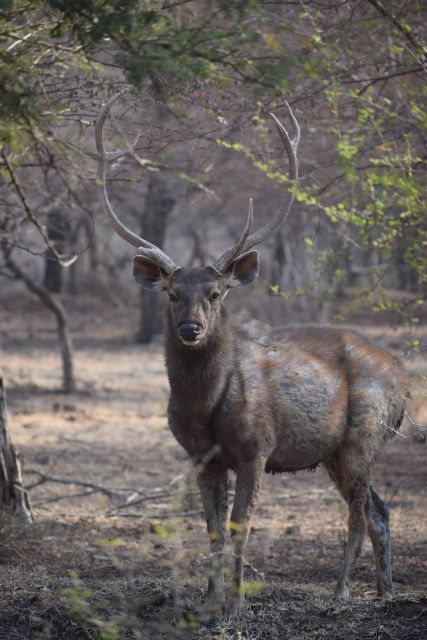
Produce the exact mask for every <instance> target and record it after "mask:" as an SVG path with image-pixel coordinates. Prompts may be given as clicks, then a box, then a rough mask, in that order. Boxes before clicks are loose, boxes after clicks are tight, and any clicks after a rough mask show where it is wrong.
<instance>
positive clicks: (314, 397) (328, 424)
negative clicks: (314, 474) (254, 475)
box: [267, 363, 348, 471]
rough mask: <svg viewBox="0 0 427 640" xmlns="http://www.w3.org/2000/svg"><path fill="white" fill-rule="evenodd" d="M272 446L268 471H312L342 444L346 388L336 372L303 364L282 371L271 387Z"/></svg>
mask: <svg viewBox="0 0 427 640" xmlns="http://www.w3.org/2000/svg"><path fill="white" fill-rule="evenodd" d="M272 391H273V416H274V429H275V447H274V450H273V452H272V453H271V455H270V457H269V460H268V464H267V470H268V471H297V470H298V469H310V468H315V467H316V466H317V465H318V464H319V462H321V461H322V460H325V459H326V458H327V457H328V456H329V455H331V454H332V453H333V451H334V450H335V449H336V447H337V446H338V444H339V443H340V442H341V441H342V439H343V437H344V435H345V432H346V425H347V408H348V388H347V383H346V381H345V379H344V378H343V377H342V376H341V375H340V373H339V372H337V371H332V370H329V369H325V368H319V367H318V366H316V364H311V363H310V364H306V363H305V366H304V367H300V368H299V369H298V370H297V371H292V370H287V371H282V372H281V376H280V377H279V376H277V377H276V379H275V380H274V384H273V385H272Z"/></svg>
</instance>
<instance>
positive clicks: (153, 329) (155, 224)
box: [136, 173, 175, 344]
mask: <svg viewBox="0 0 427 640" xmlns="http://www.w3.org/2000/svg"><path fill="white" fill-rule="evenodd" d="M174 205H175V199H174V197H173V196H172V194H171V192H170V189H168V185H167V182H166V180H165V179H164V178H163V177H161V176H160V175H159V174H158V173H153V174H151V176H150V182H149V185H148V193H147V198H146V201H145V209H144V217H143V223H142V229H141V235H142V237H143V238H144V239H145V240H148V241H149V242H152V243H153V244H155V245H156V246H157V247H159V248H160V249H162V248H163V245H164V242H165V237H166V227H167V221H168V217H169V214H170V213H171V212H172V209H173V207H174ZM163 309H164V303H163V299H162V297H161V296H159V295H158V294H156V293H151V292H149V291H144V290H142V291H141V320H140V326H139V331H138V334H137V338H136V339H137V341H138V342H142V343H143V344H148V343H149V342H151V340H152V339H153V337H154V336H155V335H156V334H158V333H161V331H162V328H163V322H164V320H163Z"/></svg>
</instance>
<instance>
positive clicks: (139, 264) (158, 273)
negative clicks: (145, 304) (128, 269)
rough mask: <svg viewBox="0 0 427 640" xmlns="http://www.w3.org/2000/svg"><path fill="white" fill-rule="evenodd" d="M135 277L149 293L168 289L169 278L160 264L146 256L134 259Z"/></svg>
mask: <svg viewBox="0 0 427 640" xmlns="http://www.w3.org/2000/svg"><path fill="white" fill-rule="evenodd" d="M133 277H134V278H135V280H136V281H137V283H138V284H139V285H140V286H141V287H143V288H144V289H148V290H149V291H163V290H164V289H166V286H167V281H168V276H167V274H166V272H165V271H163V269H162V268H161V267H159V265H158V264H156V263H155V262H153V261H152V260H148V258H144V256H135V257H134V259H133Z"/></svg>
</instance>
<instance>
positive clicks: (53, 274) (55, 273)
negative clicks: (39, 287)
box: [43, 209, 70, 293]
mask: <svg viewBox="0 0 427 640" xmlns="http://www.w3.org/2000/svg"><path fill="white" fill-rule="evenodd" d="M69 232H70V229H69V225H68V222H67V220H65V219H64V215H63V213H62V212H61V211H60V210H59V209H54V210H53V211H50V212H49V214H48V216H47V235H48V238H49V240H51V241H52V245H53V246H54V247H55V249H56V250H57V251H58V252H59V253H62V252H63V250H64V247H65V245H66V242H67V238H68V236H69ZM62 284H63V267H62V265H61V264H60V262H59V261H58V260H57V259H56V257H55V256H54V254H53V252H52V250H51V249H49V248H48V249H46V260H45V271H44V278H43V285H44V287H45V288H46V289H47V290H48V291H50V292H52V293H60V292H61V291H62Z"/></svg>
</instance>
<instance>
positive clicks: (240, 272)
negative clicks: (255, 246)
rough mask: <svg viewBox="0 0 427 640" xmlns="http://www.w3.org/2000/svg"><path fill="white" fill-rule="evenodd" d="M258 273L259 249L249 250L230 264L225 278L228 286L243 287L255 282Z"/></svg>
mask: <svg viewBox="0 0 427 640" xmlns="http://www.w3.org/2000/svg"><path fill="white" fill-rule="evenodd" d="M258 273H259V260H258V251H248V252H247V253H243V254H242V255H241V256H239V257H238V258H236V260H234V261H233V262H232V263H231V264H230V266H229V267H228V269H227V271H226V272H225V273H224V278H225V281H226V283H227V286H228V287H241V286H242V285H247V284H252V282H255V280H256V279H257V276H258Z"/></svg>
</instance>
